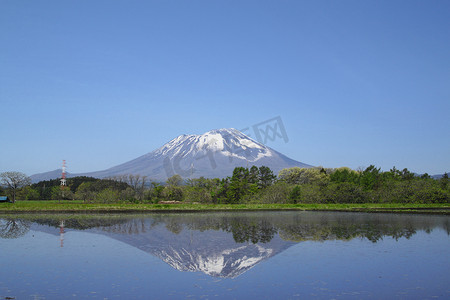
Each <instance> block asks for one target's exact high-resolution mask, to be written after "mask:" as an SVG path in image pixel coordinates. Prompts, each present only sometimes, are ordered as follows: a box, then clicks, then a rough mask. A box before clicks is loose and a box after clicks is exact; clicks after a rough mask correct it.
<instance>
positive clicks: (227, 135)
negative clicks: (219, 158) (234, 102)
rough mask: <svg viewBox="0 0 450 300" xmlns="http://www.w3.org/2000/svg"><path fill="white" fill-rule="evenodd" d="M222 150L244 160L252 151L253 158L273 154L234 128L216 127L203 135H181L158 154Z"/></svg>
mask: <svg viewBox="0 0 450 300" xmlns="http://www.w3.org/2000/svg"><path fill="white" fill-rule="evenodd" d="M208 151H211V152H213V153H216V152H220V153H222V154H223V155H225V156H228V157H236V158H240V159H244V160H246V159H247V160H248V158H246V157H245V155H243V154H244V153H243V152H245V153H250V152H252V153H251V154H252V155H251V157H252V158H253V159H250V160H251V161H254V160H258V159H260V158H262V157H267V156H272V153H271V151H270V149H269V148H268V147H266V146H264V145H262V144H260V143H258V142H256V141H254V140H252V139H251V138H249V137H248V136H246V135H245V134H243V133H242V132H240V131H239V130H236V129H234V128H229V129H227V128H223V129H214V130H211V131H208V132H206V133H204V134H201V135H186V134H183V135H180V136H178V137H176V138H174V139H173V140H171V141H170V142H168V143H167V144H165V145H164V146H162V147H161V148H159V149H158V150H156V154H159V155H169V156H170V157H171V158H174V157H177V156H180V157H182V158H184V157H186V156H188V155H192V156H196V155H198V154H199V153H200V154H201V155H205V153H206V152H208Z"/></svg>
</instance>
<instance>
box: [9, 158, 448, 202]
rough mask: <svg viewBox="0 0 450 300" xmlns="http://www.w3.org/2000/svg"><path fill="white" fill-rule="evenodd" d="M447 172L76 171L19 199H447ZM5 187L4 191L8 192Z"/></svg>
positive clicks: (25, 189) (28, 187)
mask: <svg viewBox="0 0 450 300" xmlns="http://www.w3.org/2000/svg"><path fill="white" fill-rule="evenodd" d="M448 182H449V180H448V175H447V174H445V175H444V176H443V177H442V178H440V179H433V178H431V177H430V176H428V175H427V174H424V175H421V176H416V175H415V174H413V173H411V172H410V171H408V170H407V169H403V170H398V169H396V168H395V167H394V168H392V169H391V170H389V171H384V172H383V171H381V170H380V168H376V167H375V166H373V165H371V166H369V167H368V168H366V169H364V170H352V169H349V168H337V169H327V168H322V167H317V168H298V167H294V168H288V169H283V170H281V171H280V172H279V174H278V176H275V175H274V174H273V172H272V170H271V169H269V168H268V167H265V166H262V167H259V168H258V167H256V166H253V167H251V168H244V167H237V168H235V169H234V171H233V174H231V176H229V177H227V178H223V179H218V178H214V179H208V178H203V177H201V178H196V179H187V180H183V179H182V178H181V176H179V175H174V176H172V177H170V178H169V179H168V180H167V181H166V182H165V183H157V182H151V181H149V180H148V178H147V177H146V176H140V175H123V176H119V177H114V178H108V179H97V178H91V177H74V178H68V179H67V187H66V188H64V189H61V187H60V181H59V179H54V180H48V181H41V182H39V183H35V184H32V185H26V186H24V187H21V188H20V189H18V190H17V191H16V192H17V199H19V200H82V201H84V202H87V203H88V202H98V203H110V202H118V201H127V202H134V203H159V202H167V201H182V202H190V203H195V202H196V203H231V204H234V203H449V200H450V186H449V184H448ZM8 192H10V191H9V190H7V189H5V188H4V190H3V191H2V190H0V193H8Z"/></svg>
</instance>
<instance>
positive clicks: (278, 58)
mask: <svg viewBox="0 0 450 300" xmlns="http://www.w3.org/2000/svg"><path fill="white" fill-rule="evenodd" d="M0 111H1V126H0V136H1V147H0V172H3V171H21V172H24V173H26V174H28V175H32V174H34V173H40V172H45V171H50V170H54V169H57V168H59V167H60V165H61V161H62V159H66V160H67V164H68V171H69V172H72V173H76V172H87V171H97V170H102V169H106V168H108V167H112V166H115V165H117V164H120V163H123V162H126V161H128V160H131V159H134V158H136V157H138V156H140V155H143V154H145V153H148V152H151V151H153V150H154V149H156V148H158V147H160V146H162V145H163V144H164V143H166V142H167V141H169V140H170V139H172V138H174V137H176V136H178V135H180V134H183V133H186V134H201V133H204V132H206V131H209V130H211V129H217V128H224V127H226V128H229V127H233V128H236V129H242V128H245V127H248V126H252V125H254V124H257V123H259V122H263V121H265V120H268V119H270V118H273V117H276V116H280V117H281V119H282V121H283V123H284V125H285V128H286V133H287V135H288V137H289V141H288V142H287V143H286V142H285V141H284V140H282V139H277V140H275V141H273V142H269V143H268V146H270V147H272V148H274V149H275V150H278V151H280V152H282V153H284V154H286V155H287V156H289V157H291V158H293V159H295V160H298V161H301V162H304V163H308V164H312V165H323V166H325V167H340V166H348V167H351V168H355V169H356V168H358V167H367V166H369V165H370V164H375V165H376V166H378V167H381V168H382V169H383V170H389V169H390V168H391V167H393V166H396V167H397V168H401V169H402V168H405V167H407V168H408V169H409V170H411V171H413V172H418V173H424V172H428V173H429V174H440V173H443V172H447V171H450V121H449V112H450V1H447V0H443V1H410V0H408V1H391V0H389V1H359V0H357V1H316V0H314V1H300V0H295V1H272V0H271V1H261V0H257V1H245V0H244V1H242V0H239V1H228V0H227V1H219V0H217V1H209V0H208V1H207V0H204V1H198V0H194V1H163V0H159V1H147V0H146V1H119V0H115V1H110V0H105V1H94V0H93V1H87V0H85V1H73V0H72V1H59V0H58V1H45V0H43V1H21V0H0Z"/></svg>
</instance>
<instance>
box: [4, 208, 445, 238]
mask: <svg viewBox="0 0 450 300" xmlns="http://www.w3.org/2000/svg"><path fill="white" fill-rule="evenodd" d="M270 214H272V215H270ZM61 220H64V224H65V228H71V229H77V230H85V229H91V228H96V229H99V230H102V231H105V232H109V233H114V234H126V235H134V234H136V235H138V234H142V233H146V232H150V231H151V230H153V229H154V228H155V227H156V226H165V227H166V228H167V230H169V231H171V232H172V233H174V234H179V233H180V232H182V231H183V230H194V231H205V230H215V231H219V230H221V231H225V232H228V233H231V234H232V235H233V238H234V240H235V241H236V242H237V243H245V242H250V243H267V242H270V241H271V240H272V239H273V237H274V236H275V235H276V234H278V235H279V236H280V237H281V238H282V239H283V240H286V241H293V242H300V241H326V240H352V239H354V238H367V239H368V240H370V241H372V242H374V243H375V242H377V241H379V240H381V239H382V238H383V237H385V236H388V237H392V238H395V239H399V238H402V237H405V238H410V237H411V236H412V235H414V234H415V233H416V232H417V231H418V230H424V231H425V232H427V233H429V232H431V231H432V230H433V229H434V228H436V227H440V228H442V229H444V230H445V231H446V232H447V234H449V235H450V221H449V220H450V218H448V217H443V216H417V215H416V216H412V215H401V216H398V215H391V214H387V215H385V214H383V215H382V214H342V213H303V214H302V213H300V214H299V213H277V212H273V213H233V215H231V214H227V213H209V214H198V213H193V214H166V215H164V214H157V215H151V216H149V215H144V216H136V215H134V216H125V215H115V216H82V217H79V216H70V217H67V216H61V215H59V216H21V217H19V218H16V217H11V216H9V217H3V218H2V219H0V238H18V237H20V236H23V235H25V234H26V233H27V232H28V231H29V230H30V226H31V224H32V222H34V223H37V224H40V225H48V226H52V227H55V228H58V227H59V226H60V222H61Z"/></svg>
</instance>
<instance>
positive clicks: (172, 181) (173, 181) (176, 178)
mask: <svg viewBox="0 0 450 300" xmlns="http://www.w3.org/2000/svg"><path fill="white" fill-rule="evenodd" d="M181 183H183V178H182V177H181V176H180V175H178V174H175V175H173V176H172V177H169V178H167V184H168V185H171V186H180V185H181Z"/></svg>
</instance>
